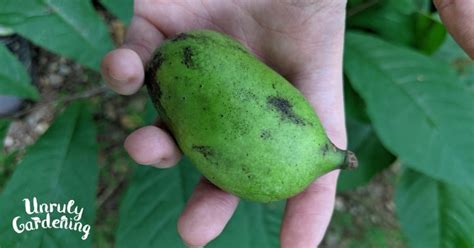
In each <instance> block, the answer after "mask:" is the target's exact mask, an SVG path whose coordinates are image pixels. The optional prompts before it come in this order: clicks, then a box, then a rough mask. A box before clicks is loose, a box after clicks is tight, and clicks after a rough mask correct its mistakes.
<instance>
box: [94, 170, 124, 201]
mask: <svg viewBox="0 0 474 248" xmlns="http://www.w3.org/2000/svg"><path fill="white" fill-rule="evenodd" d="M125 178H126V177H125V176H122V177H121V178H119V179H118V183H117V184H116V185H114V186H113V187H109V188H107V189H106V190H105V191H104V193H102V194H101V195H100V196H99V197H98V198H97V208H101V207H102V205H104V203H105V202H106V201H107V200H108V199H109V198H110V197H111V196H112V195H113V194H114V193H115V192H116V191H117V190H118V189H119V188H120V187H121V186H122V184H123V182H124V181H125Z"/></svg>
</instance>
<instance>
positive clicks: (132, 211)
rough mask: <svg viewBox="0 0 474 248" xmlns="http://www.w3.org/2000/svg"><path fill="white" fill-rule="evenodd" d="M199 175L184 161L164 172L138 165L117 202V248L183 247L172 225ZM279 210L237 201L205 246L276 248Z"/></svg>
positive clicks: (280, 208) (174, 226) (275, 205)
mask: <svg viewBox="0 0 474 248" xmlns="http://www.w3.org/2000/svg"><path fill="white" fill-rule="evenodd" d="M199 177H200V174H199V173H198V172H197V171H196V169H194V167H193V166H192V165H191V163H190V162H189V161H188V160H187V159H184V160H182V161H181V162H180V163H179V164H178V165H177V166H176V167H174V168H171V169H165V170H161V169H156V168H153V167H145V166H140V167H138V168H137V169H136V171H135V175H134V176H133V178H132V181H131V183H130V186H129V189H128V192H127V193H126V195H125V197H124V199H123V201H122V203H121V206H120V224H119V227H118V230H117V238H116V240H117V243H116V245H117V247H133V246H134V245H135V244H137V243H139V244H140V247H144V248H146V247H184V246H183V244H182V241H181V239H180V237H179V235H178V233H177V231H176V223H177V220H178V217H179V214H180V213H181V211H182V210H183V207H184V205H185V203H186V201H187V199H188V198H189V196H190V195H191V193H192V191H193V189H194V186H195V184H196V183H197V181H198V179H199ZM282 209H283V207H282V204H281V203H274V204H268V205H261V204H256V203H249V202H241V203H240V205H239V207H238V209H237V211H236V213H235V215H234V217H233V218H232V219H231V221H230V222H229V224H228V225H227V227H226V228H225V230H224V232H223V234H222V235H221V236H220V237H219V238H217V239H216V240H215V241H213V242H211V243H210V244H209V245H208V246H206V247H239V248H240V247H244V248H245V247H249V248H251V247H277V246H278V233H279V226H280V219H281V215H282ZM209 211H212V209H209Z"/></svg>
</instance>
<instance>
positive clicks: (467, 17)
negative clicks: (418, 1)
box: [433, 0, 474, 59]
mask: <svg viewBox="0 0 474 248" xmlns="http://www.w3.org/2000/svg"><path fill="white" fill-rule="evenodd" d="M433 2H434V4H435V5H436V8H438V12H439V14H440V16H441V19H442V20H443V22H444V24H445V25H446V28H447V29H448V31H449V32H450V33H451V35H452V36H453V37H454V39H455V40H456V41H457V42H458V44H459V45H461V47H462V48H463V49H464V51H466V53H467V54H468V55H469V56H470V57H471V58H472V59H474V15H473V14H472V13H474V2H473V1H472V0H434V1H433Z"/></svg>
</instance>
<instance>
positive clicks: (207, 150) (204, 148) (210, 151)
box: [192, 145, 214, 160]
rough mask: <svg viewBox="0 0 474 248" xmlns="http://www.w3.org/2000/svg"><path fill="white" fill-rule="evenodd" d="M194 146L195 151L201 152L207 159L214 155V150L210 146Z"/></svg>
mask: <svg viewBox="0 0 474 248" xmlns="http://www.w3.org/2000/svg"><path fill="white" fill-rule="evenodd" d="M192 148H193V150H194V151H196V152H199V153H201V155H202V156H203V157H204V158H205V159H207V160H209V159H210V158H211V157H212V156H214V150H213V149H212V148H211V147H210V146H203V145H193V146H192Z"/></svg>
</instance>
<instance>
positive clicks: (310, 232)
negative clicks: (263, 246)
mask: <svg viewBox="0 0 474 248" xmlns="http://www.w3.org/2000/svg"><path fill="white" fill-rule="evenodd" d="M338 173H339V171H333V172H330V173H328V174H326V175H324V176H322V177H320V178H318V179H317V180H316V181H315V182H313V183H312V184H311V185H310V186H309V187H308V188H307V189H306V190H305V191H303V192H302V193H300V194H298V195H297V196H295V197H293V198H290V199H289V200H288V202H287V205H286V209H285V215H284V221H283V225H282V227H281V247H283V248H286V247H295V248H298V247H317V246H318V245H319V243H321V241H322V239H323V237H324V234H325V232H326V229H327V227H328V225H329V221H330V220H331V216H332V212H333V208H334V201H335V195H336V182H337V177H338ZM302 227H304V228H302Z"/></svg>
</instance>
